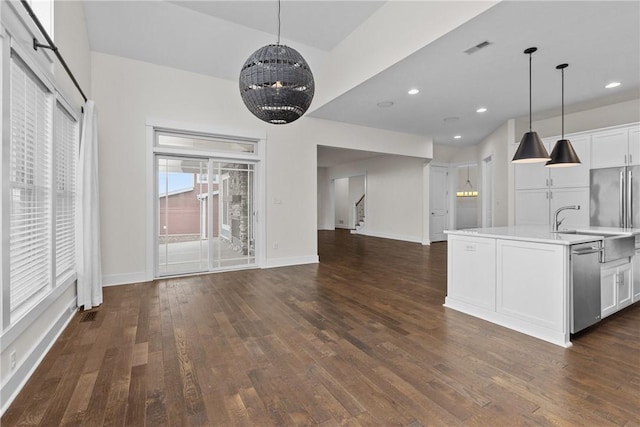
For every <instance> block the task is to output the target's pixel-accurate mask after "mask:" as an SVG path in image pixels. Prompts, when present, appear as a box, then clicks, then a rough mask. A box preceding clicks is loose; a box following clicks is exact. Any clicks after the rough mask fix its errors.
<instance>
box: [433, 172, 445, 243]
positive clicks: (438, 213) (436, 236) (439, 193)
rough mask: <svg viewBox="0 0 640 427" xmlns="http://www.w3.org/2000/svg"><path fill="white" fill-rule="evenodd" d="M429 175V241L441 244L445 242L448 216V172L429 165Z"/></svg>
mask: <svg viewBox="0 0 640 427" xmlns="http://www.w3.org/2000/svg"><path fill="white" fill-rule="evenodd" d="M430 167H431V172H430V173H429V206H430V215H429V240H431V242H441V241H443V240H446V239H447V237H446V235H445V234H444V230H446V228H447V225H448V216H449V209H448V205H449V190H448V188H449V172H448V168H447V167H444V166H434V165H431V166H430Z"/></svg>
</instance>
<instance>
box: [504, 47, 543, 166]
mask: <svg viewBox="0 0 640 427" xmlns="http://www.w3.org/2000/svg"><path fill="white" fill-rule="evenodd" d="M536 50H538V48H537V47H530V48H528V49H526V50H525V51H524V53H526V54H527V55H529V132H527V133H525V134H524V135H523V136H522V139H521V140H520V145H519V146H518V150H517V151H516V154H515V156H513V160H511V161H512V162H513V163H536V162H544V161H547V160H550V158H549V153H548V152H547V149H546V148H544V144H543V143H542V141H541V140H540V137H539V136H538V134H537V133H536V132H534V131H533V130H532V129H531V123H532V121H533V120H532V112H531V56H532V54H533V52H535V51H536Z"/></svg>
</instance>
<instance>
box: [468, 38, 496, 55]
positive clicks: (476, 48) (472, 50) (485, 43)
mask: <svg viewBox="0 0 640 427" xmlns="http://www.w3.org/2000/svg"><path fill="white" fill-rule="evenodd" d="M490 44H491V42H490V41H488V40H485V41H483V42H482V43H478V44H477V45H475V46H473V47H470V48H469V49H467V50H465V51H464V53H466V54H467V55H471V54H472V53H476V52H477V51H479V50H480V49H482V48H485V47H487V46H489V45H490Z"/></svg>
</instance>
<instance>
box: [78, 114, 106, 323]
mask: <svg viewBox="0 0 640 427" xmlns="http://www.w3.org/2000/svg"><path fill="white" fill-rule="evenodd" d="M97 118H98V116H97V113H96V110H95V105H94V102H93V101H87V102H86V104H85V106H84V116H83V118H82V136H81V138H80V158H79V161H78V173H77V177H78V181H77V182H78V186H77V189H76V191H77V197H76V214H77V216H78V220H77V222H76V224H77V228H76V249H77V256H76V266H77V270H78V284H77V291H78V307H83V306H84V309H85V310H88V309H90V308H92V307H96V306H98V305H100V304H102V266H101V264H100V215H99V213H100V206H99V199H100V197H99V193H98V122H97Z"/></svg>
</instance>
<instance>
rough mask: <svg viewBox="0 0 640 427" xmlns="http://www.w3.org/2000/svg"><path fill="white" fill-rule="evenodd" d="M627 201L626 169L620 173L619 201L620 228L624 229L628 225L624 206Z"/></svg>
mask: <svg viewBox="0 0 640 427" xmlns="http://www.w3.org/2000/svg"><path fill="white" fill-rule="evenodd" d="M626 199H627V195H626V191H625V185H624V168H623V170H621V171H620V198H619V200H618V203H619V204H620V211H619V212H620V218H619V219H620V227H624V226H625V225H626V224H625V222H626V219H627V218H625V215H624V205H625V202H626Z"/></svg>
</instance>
